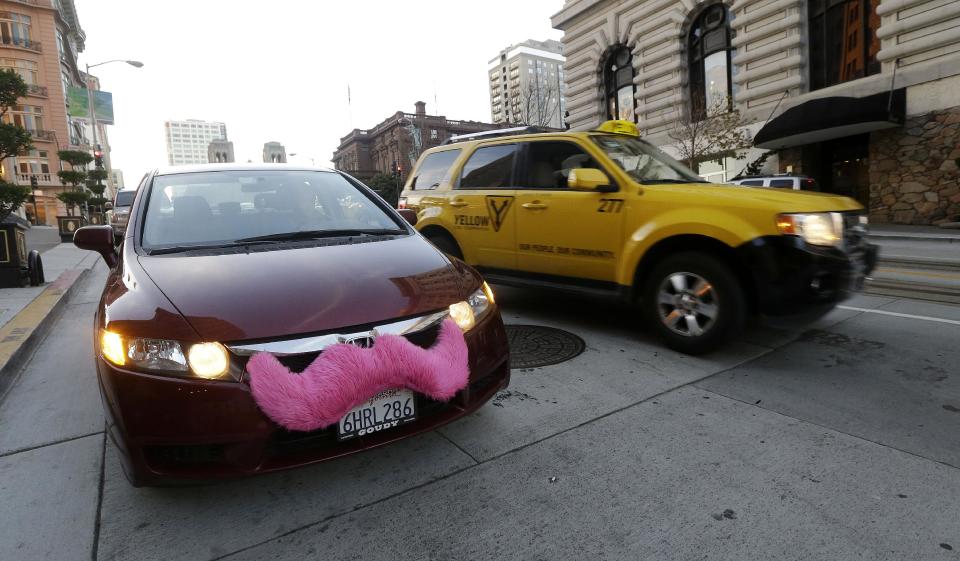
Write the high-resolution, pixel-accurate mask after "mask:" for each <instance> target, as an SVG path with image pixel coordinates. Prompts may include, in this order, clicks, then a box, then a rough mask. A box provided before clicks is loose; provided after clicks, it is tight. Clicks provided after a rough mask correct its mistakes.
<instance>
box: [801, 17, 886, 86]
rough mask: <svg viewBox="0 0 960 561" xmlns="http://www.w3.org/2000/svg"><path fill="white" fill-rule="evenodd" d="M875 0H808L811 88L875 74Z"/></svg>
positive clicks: (877, 41) (877, 24)
mask: <svg viewBox="0 0 960 561" xmlns="http://www.w3.org/2000/svg"><path fill="white" fill-rule="evenodd" d="M878 3H879V2H877V1H876V0H810V3H809V7H810V14H809V16H810V89H811V90H817V89H820V88H826V87H828V86H832V85H834V84H839V83H841V82H847V81H849V80H856V79H857V78H863V77H864V76H870V75H872V74H878V73H879V72H880V62H879V61H877V53H878V52H879V51H880V39H879V38H878V37H877V30H878V29H879V28H880V16H878V15H877V4H878Z"/></svg>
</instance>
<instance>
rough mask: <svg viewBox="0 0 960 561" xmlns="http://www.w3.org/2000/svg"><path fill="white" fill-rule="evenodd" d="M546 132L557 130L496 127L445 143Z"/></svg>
mask: <svg viewBox="0 0 960 561" xmlns="http://www.w3.org/2000/svg"><path fill="white" fill-rule="evenodd" d="M544 132H556V131H555V129H548V128H544V127H537V126H526V127H513V128H509V129H495V130H492V131H483V132H474V133H470V134H458V135H456V136H451V137H450V138H448V139H447V140H445V141H444V142H443V143H444V144H453V143H455V142H465V141H467V140H482V139H485V138H497V137H498V136H512V135H515V134H537V133H544Z"/></svg>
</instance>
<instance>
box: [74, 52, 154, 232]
mask: <svg viewBox="0 0 960 561" xmlns="http://www.w3.org/2000/svg"><path fill="white" fill-rule="evenodd" d="M111 62H125V63H127V64H129V65H130V66H132V67H134V68H143V63H142V62H140V61H139V60H123V59H113V60H106V61H104V62H98V63H96V64H88V65H87V72H86V76H85V77H84V81H85V82H86V84H84V85H85V86H86V87H87V113H88V114H89V115H90V136H91V142H92V144H93V146H92V148H93V153H94V154H96V153H97V151H98V150H100V147H99V145H98V144H97V112H96V109H94V103H93V88H91V87H90V69H91V68H96V67H97V66H103V65H104V64H110V63H111ZM98 185H99V183H98ZM84 205H85V210H86V212H87V215H88V218H89V213H90V209H89V205H87V203H84ZM101 210H102V209H101Z"/></svg>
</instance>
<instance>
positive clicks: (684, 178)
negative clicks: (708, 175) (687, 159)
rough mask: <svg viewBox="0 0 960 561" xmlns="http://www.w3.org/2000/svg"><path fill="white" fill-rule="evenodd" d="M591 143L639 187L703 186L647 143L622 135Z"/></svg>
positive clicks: (684, 167)
mask: <svg viewBox="0 0 960 561" xmlns="http://www.w3.org/2000/svg"><path fill="white" fill-rule="evenodd" d="M593 141H594V142H596V143H597V145H598V146H599V147H600V148H602V149H603V151H604V152H606V153H607V156H610V159H611V160H613V161H614V162H616V164H617V165H618V166H620V168H621V169H623V171H625V172H627V173H628V174H630V176H631V177H633V178H634V179H636V180H637V181H639V182H641V183H703V182H704V180H703V178H702V177H700V176H699V175H697V174H696V173H694V172H693V171H691V170H690V169H688V168H687V167H686V166H684V165H683V164H681V163H680V162H678V161H676V160H674V159H673V158H671V157H670V156H668V155H666V154H664V153H663V152H661V151H660V150H658V149H657V148H655V147H654V146H652V145H651V144H650V143H648V142H646V141H643V140H640V139H638V138H633V137H630V136H626V135H622V134H611V135H596V136H593Z"/></svg>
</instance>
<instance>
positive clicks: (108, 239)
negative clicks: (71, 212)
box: [73, 226, 120, 269]
mask: <svg viewBox="0 0 960 561" xmlns="http://www.w3.org/2000/svg"><path fill="white" fill-rule="evenodd" d="M73 245H75V246H77V247H79V248H80V249H86V250H88V251H96V252H97V253H99V254H100V255H102V256H103V260H104V261H106V262H107V266H108V267H110V268H111V269H113V268H115V267H116V266H117V265H118V264H119V263H120V258H119V257H118V256H117V250H116V249H115V248H114V245H113V227H112V226H84V227H83V228H79V229H78V230H77V231H76V232H74V233H73Z"/></svg>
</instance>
